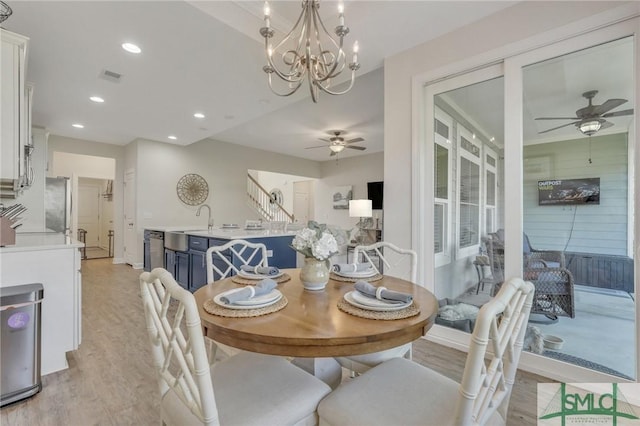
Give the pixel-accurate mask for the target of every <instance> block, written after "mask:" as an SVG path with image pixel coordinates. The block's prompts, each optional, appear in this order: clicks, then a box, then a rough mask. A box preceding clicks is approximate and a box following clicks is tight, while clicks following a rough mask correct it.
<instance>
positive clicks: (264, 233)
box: [145, 226, 297, 240]
mask: <svg viewBox="0 0 640 426" xmlns="http://www.w3.org/2000/svg"><path fill="white" fill-rule="evenodd" d="M145 229H148V230H153V231H162V232H171V231H177V232H184V233H185V234H187V235H194V236H197V237H208V238H221V239H226V240H237V239H247V238H269V237H286V236H294V235H295V234H296V232H297V231H287V232H282V231H269V230H268V229H261V230H247V229H244V228H242V227H241V228H236V229H222V228H220V227H214V228H213V229H212V230H211V231H207V229H206V228H197V227H195V229H194V227H189V226H151V227H148V228H145Z"/></svg>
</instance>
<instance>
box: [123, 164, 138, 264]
mask: <svg viewBox="0 0 640 426" xmlns="http://www.w3.org/2000/svg"><path fill="white" fill-rule="evenodd" d="M135 179H136V174H135V171H133V170H129V171H127V172H126V173H125V175H124V261H125V263H127V264H129V265H133V264H134V263H135V260H136V253H137V249H136V247H137V246H136V244H137V237H136V217H135V213H136V209H135V199H136V198H135V197H136V193H135Z"/></svg>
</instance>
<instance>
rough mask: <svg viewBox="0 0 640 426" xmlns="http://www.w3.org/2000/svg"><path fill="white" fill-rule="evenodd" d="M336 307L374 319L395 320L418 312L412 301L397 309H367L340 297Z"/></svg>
mask: <svg viewBox="0 0 640 426" xmlns="http://www.w3.org/2000/svg"><path fill="white" fill-rule="evenodd" d="M338 309H340V310H341V311H342V312H346V313H348V314H350V315H354V316H356V317H360V318H366V319H375V320H397V319H404V318H409V317H413V316H416V315H418V314H419V313H420V308H418V306H417V305H416V304H415V302H413V303H412V304H411V305H409V306H407V307H406V308H404V309H400V310H398V311H382V312H381V311H370V310H368V309H361V308H358V307H357V306H353V305H352V304H350V303H349V302H347V301H346V300H344V299H340V301H339V302H338Z"/></svg>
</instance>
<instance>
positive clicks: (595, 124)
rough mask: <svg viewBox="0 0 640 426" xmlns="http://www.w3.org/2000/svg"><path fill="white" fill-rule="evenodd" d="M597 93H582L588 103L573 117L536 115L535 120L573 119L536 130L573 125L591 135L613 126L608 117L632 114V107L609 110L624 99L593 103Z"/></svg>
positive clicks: (595, 91) (620, 103) (624, 100)
mask: <svg viewBox="0 0 640 426" xmlns="http://www.w3.org/2000/svg"><path fill="white" fill-rule="evenodd" d="M597 93H598V91H597V90H590V91H588V92H584V93H583V94H582V96H583V97H585V98H586V99H587V100H588V101H589V105H587V106H586V107H583V108H580V109H579V110H577V111H576V116H575V117H538V118H536V120H575V121H572V122H571V123H567V124H563V125H562V126H557V127H553V128H551V129H547V130H543V131H542V132H538V133H539V134H542V133H547V132H551V131H553V130H557V129H561V128H563V127H566V126H571V125H574V126H576V127H577V128H578V130H580V131H581V132H582V133H583V134H585V135H587V136H591V135H593V134H595V133H596V132H597V131H599V130H601V129H606V128H608V127H611V126H613V123H611V122H609V121H607V120H606V118H609V117H620V116H623V115H631V114H633V108H631V109H625V110H622V111H614V112H607V111H611V110H612V109H614V108H617V107H619V106H620V105H622V104H623V103H625V102H627V100H626V99H609V100H607V101H606V102H605V103H603V104H602V105H593V103H592V101H593V98H594V97H595V96H596V94H597Z"/></svg>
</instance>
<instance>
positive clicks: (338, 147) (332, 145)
mask: <svg viewBox="0 0 640 426" xmlns="http://www.w3.org/2000/svg"><path fill="white" fill-rule="evenodd" d="M327 133H328V134H329V135H331V136H330V137H329V138H318V140H321V141H324V142H327V143H328V145H317V146H310V147H307V148H305V149H313V148H325V147H329V149H330V150H331V154H329V156H330V157H333V156H334V155H337V154H338V153H339V152H342V151H344V149H345V148H349V149H357V150H358V151H364V150H365V149H367V148H365V147H364V146H355V145H351V144H352V143H356V142H363V141H364V139H363V138H353V139H349V140H345V139H344V137H343V135H346V134H347V132H346V131H344V130H329V131H328V132H327Z"/></svg>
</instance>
